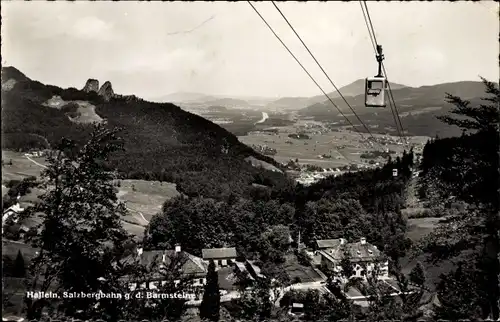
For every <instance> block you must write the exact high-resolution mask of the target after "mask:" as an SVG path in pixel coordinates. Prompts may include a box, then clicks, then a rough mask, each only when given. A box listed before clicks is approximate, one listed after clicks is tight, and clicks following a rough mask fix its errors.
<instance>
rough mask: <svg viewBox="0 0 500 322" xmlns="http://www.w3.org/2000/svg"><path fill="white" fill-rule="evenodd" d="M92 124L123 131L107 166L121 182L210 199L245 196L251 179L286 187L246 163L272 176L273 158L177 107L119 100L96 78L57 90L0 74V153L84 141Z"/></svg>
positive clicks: (13, 73) (16, 74)
mask: <svg viewBox="0 0 500 322" xmlns="http://www.w3.org/2000/svg"><path fill="white" fill-rule="evenodd" d="M83 83H84V82H83V80H82V85H83ZM214 105H220V104H214ZM93 122H97V123H104V124H107V126H109V127H119V128H122V129H123V132H122V133H121V136H122V137H123V139H124V143H125V151H124V152H121V153H117V154H116V155H115V156H114V157H113V159H112V160H109V165H110V166H111V167H113V168H116V169H117V170H118V171H119V172H120V173H121V174H122V176H124V177H125V178H130V179H149V180H155V179H156V180H163V181H171V182H175V183H177V184H178V186H179V187H180V190H181V191H183V192H184V193H189V194H195V195H204V196H207V197H208V196H214V197H215V196H221V195H225V194H229V193H234V192H241V193H244V191H245V189H247V188H248V187H251V184H252V183H255V182H254V180H255V178H259V180H261V181H259V182H257V183H260V182H262V178H264V177H266V176H268V177H272V178H273V180H277V181H273V182H280V180H285V178H284V176H283V175H282V174H281V173H280V172H279V171H278V172H272V173H270V171H265V170H263V169H261V168H259V169H257V168H255V167H253V166H252V165H251V163H250V162H247V161H248V160H249V158H250V157H253V158H254V159H258V160H261V161H263V162H264V163H268V164H269V165H270V167H269V169H275V168H274V167H272V166H278V167H279V164H277V163H276V162H275V161H274V160H273V159H271V158H269V157H266V156H263V155H261V154H259V153H257V152H255V151H254V150H253V149H251V148H250V147H248V146H246V145H244V144H243V143H241V142H240V141H239V140H238V139H237V137H236V136H234V135H233V134H231V133H230V132H228V131H227V130H225V129H223V128H221V127H220V126H218V125H216V124H214V123H212V122H210V121H208V120H206V119H204V118H202V117H200V116H198V115H195V114H191V113H189V112H186V111H184V110H182V109H181V108H180V107H178V106H176V105H173V104H170V103H153V102H148V101H145V100H143V99H140V98H137V97H136V96H133V95H127V96H123V95H118V94H115V93H114V92H113V90H112V86H111V83H109V82H105V83H104V85H103V86H102V87H101V88H99V82H98V81H97V80H95V79H89V81H87V83H86V84H85V86H83V89H82V90H79V89H76V88H68V89H62V88H59V87H57V86H52V85H45V84H42V83H40V82H38V81H34V80H31V79H30V78H28V77H27V76H25V75H24V74H23V73H21V72H20V71H19V70H17V69H16V68H14V67H3V68H2V132H3V133H2V149H15V150H19V151H26V150H29V149H32V148H36V149H41V148H50V147H51V146H53V145H54V144H56V143H57V142H59V141H60V140H61V138H63V137H67V138H71V139H74V140H76V141H77V142H83V141H84V140H85V139H86V138H87V137H88V134H89V131H90V127H89V124H90V123H93ZM252 160H253V159H252ZM263 176H264V177H263ZM267 182H271V181H269V179H268V180H267Z"/></svg>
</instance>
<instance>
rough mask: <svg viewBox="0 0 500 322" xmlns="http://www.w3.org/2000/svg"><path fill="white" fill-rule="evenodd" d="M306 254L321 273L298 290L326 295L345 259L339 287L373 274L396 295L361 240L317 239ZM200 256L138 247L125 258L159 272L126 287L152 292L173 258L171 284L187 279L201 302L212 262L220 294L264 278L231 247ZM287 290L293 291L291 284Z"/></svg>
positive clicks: (384, 266)
mask: <svg viewBox="0 0 500 322" xmlns="http://www.w3.org/2000/svg"><path fill="white" fill-rule="evenodd" d="M306 252H308V253H309V254H310V255H311V256H310V257H311V266H313V267H317V268H315V270H319V271H320V272H321V274H320V275H318V277H319V276H321V277H319V278H318V280H317V281H313V282H307V283H302V282H299V283H298V284H297V283H295V284H297V285H299V284H300V285H301V288H305V289H307V288H308V287H311V288H312V289H318V286H319V287H320V288H321V290H320V291H323V292H329V290H328V289H327V288H326V286H325V283H326V276H328V275H329V276H332V275H335V276H343V274H342V260H343V259H344V258H348V259H349V261H350V263H351V264H352V268H353V274H352V276H349V277H345V276H344V277H339V281H340V282H341V283H342V284H345V283H347V281H348V280H349V279H352V278H360V279H362V280H365V281H366V279H367V276H373V274H372V273H373V272H374V271H375V272H376V275H377V279H378V280H379V281H380V282H381V283H384V284H385V285H386V286H387V287H389V288H390V289H392V290H393V293H394V295H397V294H400V291H399V289H398V287H397V283H396V282H395V281H394V280H393V279H392V278H391V277H390V276H389V263H388V261H387V259H386V258H385V256H384V254H383V253H382V252H381V251H380V250H378V249H377V247H376V246H374V245H372V244H370V243H368V242H367V241H366V239H365V238H361V239H360V240H358V241H355V242H347V240H345V239H343V238H339V239H328V240H317V241H316V242H315V245H314V247H313V248H310V249H306ZM201 254H202V256H201V257H198V256H195V255H192V254H190V253H188V252H186V251H183V250H181V246H180V245H177V246H176V247H175V249H174V250H150V251H144V250H143V249H142V248H138V249H137V252H136V254H134V255H130V256H129V260H132V261H136V262H139V263H141V264H144V265H152V264H153V263H154V262H155V261H156V264H157V267H160V270H157V271H155V272H153V273H152V274H151V275H149V276H148V277H143V278H141V279H138V280H130V283H129V287H130V289H131V290H135V289H137V288H140V289H156V288H157V287H158V286H159V285H161V284H164V283H166V282H165V281H164V279H165V274H162V273H161V272H160V271H161V268H165V267H167V266H168V265H169V264H170V263H171V261H172V260H173V259H175V258H182V259H183V262H182V264H181V265H180V266H179V272H180V274H179V275H178V277H177V279H176V280H175V281H174V283H180V282H181V279H183V278H185V279H186V280H189V282H188V286H187V287H188V288H189V287H190V288H191V290H192V291H193V293H195V294H196V295H197V300H201V295H202V293H203V288H204V286H205V284H206V283H207V280H206V276H207V273H208V265H209V264H210V262H212V261H213V262H214V264H215V267H216V270H217V272H218V275H219V285H220V287H221V290H222V291H221V293H222V294H227V293H228V292H232V291H233V292H235V290H236V288H233V285H234V284H236V283H237V281H238V280H237V277H236V276H246V278H247V279H248V280H249V282H252V281H255V280H258V279H261V278H265V276H264V274H263V273H262V271H261V268H260V267H259V266H258V265H257V264H256V262H254V261H251V260H246V259H243V258H242V257H241V256H238V254H237V251H236V249H235V248H234V247H230V248H211V249H203V250H202V251H201ZM332 273H333V274H332ZM241 274H243V275H241ZM162 279H163V280H162ZM228 281H229V282H228ZM250 285H251V284H250ZM291 288H293V285H292V286H291ZM345 295H346V296H347V298H349V299H351V300H353V301H355V303H356V302H357V303H358V304H360V305H363V301H364V302H367V298H366V297H365V296H364V295H362V294H361V292H360V291H359V290H357V289H356V288H355V286H353V287H351V288H349V289H348V290H346V291H345Z"/></svg>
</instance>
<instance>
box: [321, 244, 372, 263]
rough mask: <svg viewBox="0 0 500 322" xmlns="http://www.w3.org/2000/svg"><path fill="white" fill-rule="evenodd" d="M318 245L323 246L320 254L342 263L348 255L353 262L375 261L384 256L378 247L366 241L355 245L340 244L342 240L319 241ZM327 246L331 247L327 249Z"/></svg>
mask: <svg viewBox="0 0 500 322" xmlns="http://www.w3.org/2000/svg"><path fill="white" fill-rule="evenodd" d="M316 243H317V244H318V247H320V246H319V245H322V246H321V247H320V248H321V249H322V250H321V251H320V252H319V253H320V254H323V255H324V256H325V257H326V258H329V259H330V260H333V261H340V260H342V258H344V254H345V253H347V254H348V257H349V258H350V259H351V260H352V261H373V260H377V259H379V258H380V257H381V256H382V252H381V251H380V250H378V249H377V247H376V246H374V245H372V244H370V243H368V242H366V241H365V240H362V241H359V242H355V243H344V244H342V243H341V242H340V239H332V240H317V241H316ZM325 245H331V247H330V246H328V247H325Z"/></svg>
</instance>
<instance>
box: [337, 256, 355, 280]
mask: <svg viewBox="0 0 500 322" xmlns="http://www.w3.org/2000/svg"><path fill="white" fill-rule="evenodd" d="M340 267H341V268H342V276H344V277H345V278H346V279H350V278H351V276H353V275H354V267H353V265H352V262H351V258H350V255H349V252H348V251H344V254H343V256H342V259H341V261H340Z"/></svg>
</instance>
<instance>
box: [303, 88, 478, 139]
mask: <svg viewBox="0 0 500 322" xmlns="http://www.w3.org/2000/svg"><path fill="white" fill-rule="evenodd" d="M391 88H392V92H393V95H394V101H395V102H396V105H397V107H398V111H399V113H400V117H401V122H402V124H403V127H404V129H405V131H406V132H407V133H408V134H409V135H423V136H435V135H439V136H456V135H459V134H460V130H459V129H458V128H456V127H452V126H449V125H447V124H444V123H443V122H440V121H439V120H437V119H436V116H438V115H443V114H445V113H447V112H449V110H450V108H451V105H450V104H448V103H447V102H446V101H445V97H446V93H450V94H453V95H458V96H460V97H462V98H464V99H468V100H471V101H472V102H477V101H479V100H480V97H482V96H483V95H484V85H483V83H482V82H473V81H466V82H456V83H445V84H438V85H432V86H422V87H418V88H413V87H401V88H399V89H395V88H397V86H396V87H395V86H394V85H392V84H391ZM346 100H347V101H348V102H349V104H350V105H351V106H352V108H353V109H354V110H355V111H356V113H357V114H358V115H359V116H360V118H361V119H362V120H363V122H364V123H366V124H367V125H369V126H370V127H371V129H370V130H372V129H373V132H381V133H392V134H394V133H395V123H394V118H393V115H392V113H391V109H390V105H389V101H388V100H387V104H388V105H387V107H386V108H366V107H365V105H364V100H365V97H364V94H361V95H356V96H351V97H346ZM333 102H334V103H335V104H336V105H337V106H338V107H339V108H340V109H341V110H342V111H343V113H344V114H345V115H346V116H347V117H348V118H349V120H350V121H351V122H352V123H353V124H354V125H357V124H359V122H358V121H357V119H356V118H355V117H354V115H353V114H352V111H351V110H350V109H349V108H348V106H347V105H346V104H345V102H344V101H343V100H342V99H341V98H336V99H333ZM299 114H300V115H302V116H306V117H307V116H309V117H314V118H315V119H318V120H322V121H333V122H340V123H347V122H345V119H344V118H343V117H342V116H341V115H340V113H339V112H338V110H337V109H336V108H335V107H334V106H332V104H331V103H330V102H329V101H323V102H321V103H316V104H312V105H310V106H308V107H306V108H304V109H301V110H300V111H299ZM358 129H359V130H360V131H361V130H362V129H363V128H362V127H361V126H359V127H358Z"/></svg>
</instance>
